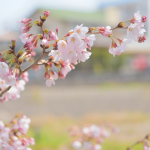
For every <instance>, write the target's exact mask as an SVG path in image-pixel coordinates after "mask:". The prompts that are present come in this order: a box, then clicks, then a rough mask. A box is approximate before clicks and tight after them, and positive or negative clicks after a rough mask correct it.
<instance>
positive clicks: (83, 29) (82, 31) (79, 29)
mask: <svg viewBox="0 0 150 150" xmlns="http://www.w3.org/2000/svg"><path fill="white" fill-rule="evenodd" d="M87 32H88V28H87V27H83V24H81V25H80V26H78V25H77V26H76V27H75V28H74V33H77V34H78V35H79V36H80V37H81V39H85V34H86V33H87Z"/></svg>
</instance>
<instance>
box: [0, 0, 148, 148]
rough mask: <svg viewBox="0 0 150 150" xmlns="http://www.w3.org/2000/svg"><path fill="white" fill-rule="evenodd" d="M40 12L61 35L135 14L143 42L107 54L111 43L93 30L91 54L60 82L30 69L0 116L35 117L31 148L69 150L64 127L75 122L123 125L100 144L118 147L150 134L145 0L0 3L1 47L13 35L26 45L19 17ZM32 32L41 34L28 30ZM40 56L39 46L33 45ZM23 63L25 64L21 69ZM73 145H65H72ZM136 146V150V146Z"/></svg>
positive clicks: (36, 29)
mask: <svg viewBox="0 0 150 150" xmlns="http://www.w3.org/2000/svg"><path fill="white" fill-rule="evenodd" d="M45 10H49V11H50V12H51V14H50V17H49V18H48V19H47V20H46V22H45V24H44V27H45V28H47V29H50V30H52V31H55V28H56V26H57V27H58V29H59V37H61V36H63V35H64V34H66V33H67V32H68V31H69V30H71V29H73V28H74V27H75V26H76V25H80V24H84V26H87V27H101V26H104V27H105V26H108V25H109V26H111V27H112V28H113V27H115V26H116V25H117V24H118V23H119V22H120V21H125V20H128V19H131V18H132V17H133V14H134V13H135V12H137V11H140V12H141V14H142V15H146V16H147V17H148V22H147V23H146V26H145V28H146V30H147V32H146V37H147V41H146V42H145V43H143V44H138V43H134V42H133V43H132V44H130V45H129V46H128V48H127V50H126V51H125V52H124V53H122V55H121V56H115V57H113V56H112V55H111V54H109V53H108V49H109V46H110V44H111V41H109V39H107V38H105V37H102V36H101V35H96V39H97V40H96V41H95V44H94V46H93V48H92V55H91V57H90V59H89V60H87V61H86V62H85V63H80V64H78V65H77V66H75V67H76V69H75V70H73V71H71V72H70V73H69V74H68V75H67V77H66V79H65V80H62V79H59V80H57V81H56V85H55V86H52V87H50V88H48V87H47V86H46V85H45V80H44V78H43V76H44V68H41V70H40V71H38V72H35V71H33V70H30V71H29V78H30V82H29V83H28V84H27V85H26V90H25V91H24V92H22V93H21V98H20V99H18V100H16V101H12V102H7V103H6V104H4V105H3V104H0V120H4V121H6V122H7V121H9V120H10V119H11V118H13V116H15V114H17V113H18V112H20V111H21V112H22V113H23V114H25V115H27V116H28V117H29V118H31V119H32V123H31V126H32V128H31V130H30V133H29V134H30V135H33V136H34V137H35V139H36V146H34V147H33V149H36V150H39V149H40V150H42V149H44V150H46V149H68V147H69V144H68V143H69V142H70V137H69V134H68V133H67V128H68V127H69V126H70V125H73V124H80V123H84V122H85V123H93V124H94V123H99V122H102V121H104V122H105V121H110V122H112V124H114V125H116V126H117V127H118V128H120V132H119V133H118V134H117V135H115V138H114V135H112V136H111V137H110V138H109V140H107V141H106V143H104V149H106V150H107V149H108V150H110V149H112V150H113V149H114V150H117V149H118V150H120V149H125V148H126V147H127V146H129V145H131V144H132V143H134V142H136V141H137V140H139V139H141V138H143V137H144V136H145V135H146V134H147V133H149V132H150V43H149V39H150V30H149V28H148V27H149V26H150V19H149V16H150V0H74V1H71V0H63V1H62V0H55V1H53V0H32V1H30V0H24V1H20V0H13V1H10V0H5V1H2V2H1V5H0V12H1V15H0V20H1V21H0V51H3V50H6V49H7V48H8V44H10V40H11V39H15V40H16V41H17V49H18V50H19V49H21V47H22V46H23V44H22V43H21V41H20V40H19V35H20V34H21V31H20V27H19V23H18V21H19V20H20V19H22V18H33V19H38V18H39V16H40V15H42V14H43V13H44V11H45ZM31 32H32V33H41V30H40V28H39V27H35V26H34V27H33V29H32V31H31ZM114 34H115V35H116V36H117V37H120V38H121V37H125V36H126V31H125V30H120V29H118V30H116V31H115V32H114ZM36 52H37V56H38V55H39V54H40V53H41V49H40V48H37V50H36ZM23 67H24V66H23ZM69 149H70V148H69ZM139 149H140V148H139Z"/></svg>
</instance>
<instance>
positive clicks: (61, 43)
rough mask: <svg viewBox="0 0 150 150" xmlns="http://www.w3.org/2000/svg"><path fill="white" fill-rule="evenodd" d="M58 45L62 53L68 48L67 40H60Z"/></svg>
mask: <svg viewBox="0 0 150 150" xmlns="http://www.w3.org/2000/svg"><path fill="white" fill-rule="evenodd" d="M57 45H58V50H59V51H60V52H62V53H63V52H64V53H65V52H66V51H67V50H68V47H67V42H66V41H64V40H60V41H58V43H57Z"/></svg>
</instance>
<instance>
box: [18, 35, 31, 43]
mask: <svg viewBox="0 0 150 150" xmlns="http://www.w3.org/2000/svg"><path fill="white" fill-rule="evenodd" d="M19 38H20V39H21V41H22V43H26V42H28V41H29V35H28V34H27V33H22V34H21V35H20V36H19Z"/></svg>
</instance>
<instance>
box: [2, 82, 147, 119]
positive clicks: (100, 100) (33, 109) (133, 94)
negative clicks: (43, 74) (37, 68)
mask: <svg viewBox="0 0 150 150" xmlns="http://www.w3.org/2000/svg"><path fill="white" fill-rule="evenodd" d="M19 111H22V112H23V113H24V114H26V115H28V116H34V115H36V116H37V115H46V114H54V115H56V116H63V115H71V116H75V117H79V116H83V115H85V114H90V113H97V112H98V113H103V112H147V113H150V85H149V84H141V85H140V84H138V85H137V86H136V85H134V86H132V85H131V86H130V85H128V86H126V84H125V87H124V86H123V85H121V86H120V85H119V86H116V85H115V86H114V85H113V84H112V85H111V86H110V87H109V86H108V85H107V86H106V87H105V86H98V85H76V86H69V85H68V86H60V85H55V86H53V87H51V88H48V87H46V86H39V85H32V86H31V85H30V86H29V85H27V87H26V90H25V91H24V92H22V93H21V98H20V99H18V100H16V101H12V102H6V103H5V104H4V105H3V104H0V117H1V118H5V116H11V117H12V116H14V115H15V114H16V113H18V112H19ZM8 118H9V117H8Z"/></svg>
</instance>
